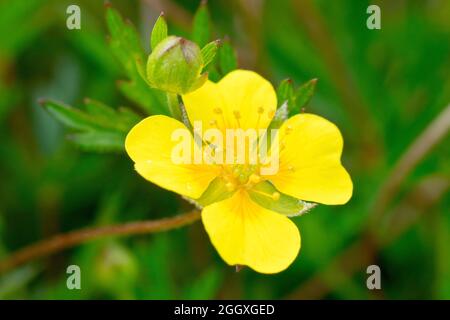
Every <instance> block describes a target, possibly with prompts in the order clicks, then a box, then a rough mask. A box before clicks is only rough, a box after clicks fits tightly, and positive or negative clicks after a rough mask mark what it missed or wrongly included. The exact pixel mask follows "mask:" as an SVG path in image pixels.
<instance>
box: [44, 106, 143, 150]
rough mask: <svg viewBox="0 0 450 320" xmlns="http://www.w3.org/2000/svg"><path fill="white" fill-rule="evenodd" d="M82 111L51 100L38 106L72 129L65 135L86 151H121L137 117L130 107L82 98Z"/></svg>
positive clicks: (138, 118)
mask: <svg viewBox="0 0 450 320" xmlns="http://www.w3.org/2000/svg"><path fill="white" fill-rule="evenodd" d="M84 103H85V107H86V111H82V110H79V109H75V108H72V107H70V106H68V105H65V104H62V103H60V102H56V101H52V100H44V101H42V102H41V104H42V106H43V107H44V108H45V109H46V110H47V111H48V112H49V113H50V114H51V115H53V116H54V117H55V118H56V119H57V120H59V121H60V122H61V123H63V124H64V125H66V126H67V127H69V128H71V129H75V130H76V131H78V132H76V133H73V134H71V135H69V137H68V138H69V139H70V140H71V141H72V142H73V143H75V144H76V145H78V146H80V147H81V148H83V149H85V150H89V151H103V152H105V151H120V152H122V151H124V142H125V137H126V134H127V133H128V131H129V130H130V129H131V128H132V127H133V126H134V125H135V124H136V123H137V122H138V121H139V120H140V117H139V116H138V115H137V114H136V113H134V112H133V111H132V110H130V109H127V108H124V107H121V108H120V109H119V110H115V109H113V108H111V107H109V106H107V105H105V104H103V103H101V102H99V101H96V100H92V99H85V101H84Z"/></svg>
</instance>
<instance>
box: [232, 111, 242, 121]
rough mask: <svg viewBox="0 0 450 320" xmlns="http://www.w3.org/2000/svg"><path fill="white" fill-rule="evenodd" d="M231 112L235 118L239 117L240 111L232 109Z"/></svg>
mask: <svg viewBox="0 0 450 320" xmlns="http://www.w3.org/2000/svg"><path fill="white" fill-rule="evenodd" d="M233 114H234V117H235V118H236V119H240V118H241V113H240V112H239V111H237V110H234V111H233Z"/></svg>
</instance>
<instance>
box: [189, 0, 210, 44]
mask: <svg viewBox="0 0 450 320" xmlns="http://www.w3.org/2000/svg"><path fill="white" fill-rule="evenodd" d="M210 37H211V27H210V21H209V12H208V7H207V6H206V3H201V4H200V6H199V7H198V9H197V11H196V13H195V16H194V21H193V25H192V40H193V41H194V42H196V43H197V44H198V45H199V46H200V47H203V46H204V45H206V44H207V43H208V41H209V39H210Z"/></svg>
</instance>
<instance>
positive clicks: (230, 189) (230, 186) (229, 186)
mask: <svg viewBox="0 0 450 320" xmlns="http://www.w3.org/2000/svg"><path fill="white" fill-rule="evenodd" d="M225 188H227V190H228V191H233V190H234V188H235V185H234V183H232V182H227V183H226V184H225Z"/></svg>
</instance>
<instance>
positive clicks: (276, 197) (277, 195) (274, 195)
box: [272, 191, 280, 201]
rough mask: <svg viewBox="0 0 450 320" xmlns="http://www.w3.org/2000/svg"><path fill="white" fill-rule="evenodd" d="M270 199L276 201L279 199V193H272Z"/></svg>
mask: <svg viewBox="0 0 450 320" xmlns="http://www.w3.org/2000/svg"><path fill="white" fill-rule="evenodd" d="M272 199H273V200H275V201H278V200H279V199H280V193H279V192H276V191H275V192H274V193H272Z"/></svg>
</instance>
